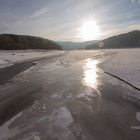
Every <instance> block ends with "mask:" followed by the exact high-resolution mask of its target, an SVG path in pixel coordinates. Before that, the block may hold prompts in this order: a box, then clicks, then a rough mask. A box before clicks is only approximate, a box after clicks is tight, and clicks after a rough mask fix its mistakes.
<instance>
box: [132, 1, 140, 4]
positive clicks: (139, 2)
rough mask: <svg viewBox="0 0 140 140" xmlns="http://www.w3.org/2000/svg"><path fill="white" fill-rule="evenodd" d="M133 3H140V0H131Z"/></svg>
mask: <svg viewBox="0 0 140 140" xmlns="http://www.w3.org/2000/svg"><path fill="white" fill-rule="evenodd" d="M131 1H132V2H133V3H134V4H137V3H138V4H140V0H131Z"/></svg>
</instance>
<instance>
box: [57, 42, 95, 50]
mask: <svg viewBox="0 0 140 140" xmlns="http://www.w3.org/2000/svg"><path fill="white" fill-rule="evenodd" d="M95 42H97V41H96V40H95V41H87V42H57V43H58V44H59V45H60V46H62V47H63V49H64V50H79V49H85V48H86V46H87V45H92V44H93V43H95Z"/></svg>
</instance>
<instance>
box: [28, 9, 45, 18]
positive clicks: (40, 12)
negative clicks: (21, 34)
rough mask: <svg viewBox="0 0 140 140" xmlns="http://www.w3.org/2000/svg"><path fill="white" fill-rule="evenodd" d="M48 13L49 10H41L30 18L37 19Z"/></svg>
mask: <svg viewBox="0 0 140 140" xmlns="http://www.w3.org/2000/svg"><path fill="white" fill-rule="evenodd" d="M47 12H48V9H47V8H41V9H39V10H37V11H36V12H35V13H34V14H33V15H32V16H31V17H30V18H37V17H39V16H42V15H45V14H46V13H47Z"/></svg>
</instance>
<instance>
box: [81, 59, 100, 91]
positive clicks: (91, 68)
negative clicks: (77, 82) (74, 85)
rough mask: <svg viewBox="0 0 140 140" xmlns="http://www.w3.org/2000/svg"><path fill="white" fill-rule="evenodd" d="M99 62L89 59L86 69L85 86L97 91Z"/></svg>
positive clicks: (84, 67)
mask: <svg viewBox="0 0 140 140" xmlns="http://www.w3.org/2000/svg"><path fill="white" fill-rule="evenodd" d="M98 63H99V62H98V61H97V60H93V59H87V60H86V63H85V65H84V66H83V69H84V78H83V84H84V85H85V86H88V87H91V88H94V89H96V88H97V64H98Z"/></svg>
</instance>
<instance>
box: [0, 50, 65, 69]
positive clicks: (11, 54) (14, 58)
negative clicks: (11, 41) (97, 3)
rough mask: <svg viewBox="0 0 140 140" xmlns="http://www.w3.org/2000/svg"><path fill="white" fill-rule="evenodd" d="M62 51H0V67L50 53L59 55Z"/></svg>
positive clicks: (47, 55) (50, 54)
mask: <svg viewBox="0 0 140 140" xmlns="http://www.w3.org/2000/svg"><path fill="white" fill-rule="evenodd" d="M61 53H64V51H46V50H10V51H5V50H1V51H0V68H4V67H8V66H11V65H13V64H14V63H17V62H19V63H20V62H22V61H26V60H30V59H37V58H41V57H49V56H52V55H59V54H61Z"/></svg>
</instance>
